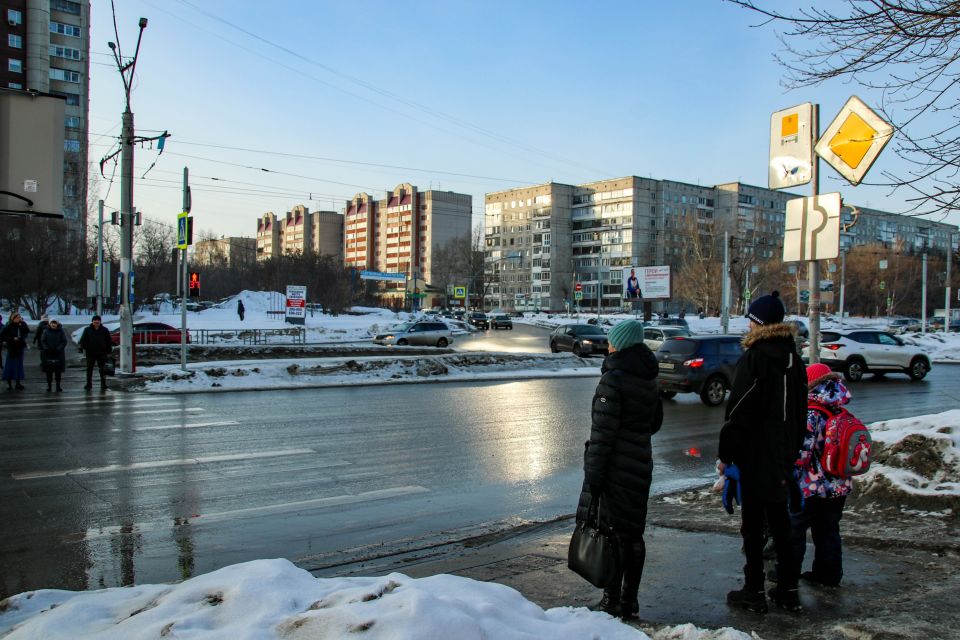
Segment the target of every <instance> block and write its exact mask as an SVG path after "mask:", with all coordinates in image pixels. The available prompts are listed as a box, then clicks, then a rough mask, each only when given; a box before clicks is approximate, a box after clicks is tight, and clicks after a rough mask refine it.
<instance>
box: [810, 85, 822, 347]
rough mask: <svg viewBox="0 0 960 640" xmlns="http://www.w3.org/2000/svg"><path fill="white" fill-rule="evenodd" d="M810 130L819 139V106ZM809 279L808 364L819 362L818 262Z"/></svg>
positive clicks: (814, 176) (816, 189) (815, 171)
mask: <svg viewBox="0 0 960 640" xmlns="http://www.w3.org/2000/svg"><path fill="white" fill-rule="evenodd" d="M811 120H812V122H811V123H810V130H811V132H812V133H813V139H814V140H819V139H820V105H819V104H815V105H813V116H812V118H811ZM810 195H811V196H813V198H814V201H816V198H817V196H819V195H820V158H819V157H817V155H816V154H814V156H813V163H812V164H811V166H810ZM807 275H808V276H809V277H810V285H809V286H810V305H809V307H808V308H807V314H808V316H809V318H808V319H809V321H810V364H816V363H818V362H820V262H819V261H817V260H811V261H810V262H809V265H808V273H807Z"/></svg>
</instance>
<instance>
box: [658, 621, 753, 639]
mask: <svg viewBox="0 0 960 640" xmlns="http://www.w3.org/2000/svg"><path fill="white" fill-rule="evenodd" d="M650 637H651V638H652V639H653V640H753V639H754V638H756V636H751V635H747V634H746V633H744V632H742V631H737V630H736V629H732V628H730V627H723V628H722V629H717V630H715V631H709V630H704V629H699V628H697V627H695V626H694V625H692V624H689V623H687V624H682V625H678V626H676V627H666V628H664V629H660V630H659V631H657V632H655V633H654V634H653V635H652V636H650Z"/></svg>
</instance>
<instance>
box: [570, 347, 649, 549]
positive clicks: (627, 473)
mask: <svg viewBox="0 0 960 640" xmlns="http://www.w3.org/2000/svg"><path fill="white" fill-rule="evenodd" d="M602 371H603V375H602V376H601V378H600V383H599V384H598V385H597V390H596V392H595V393H594V395H593V406H592V410H591V416H592V419H593V425H592V427H591V428H590V440H589V441H588V442H587V443H586V451H585V453H584V461H583V471H584V483H583V491H582V492H581V494H580V502H579V504H578V506H577V519H578V520H584V519H586V517H587V513H588V509H589V506H590V502H591V499H592V498H593V496H592V495H591V493H590V488H591V487H595V488H596V487H599V488H600V490H601V496H600V517H601V520H602V522H603V524H604V525H605V526H609V527H612V528H613V529H614V530H615V531H622V532H630V533H634V534H642V533H643V529H644V526H645V524H646V519H647V497H648V496H649V494H650V481H651V478H652V476H653V449H652V445H651V444H650V436H652V435H653V434H655V433H656V432H657V431H659V430H660V425H661V424H662V423H663V405H662V404H661V402H660V395H659V392H658V388H657V371H658V368H657V359H656V358H655V357H654V355H653V352H651V351H650V349H649V348H648V347H647V346H646V345H645V344H642V343H641V344H638V345H634V346H632V347H630V348H628V349H624V350H623V351H618V352H615V353H612V354H610V355H609V356H607V358H606V360H604V362H603V369H602Z"/></svg>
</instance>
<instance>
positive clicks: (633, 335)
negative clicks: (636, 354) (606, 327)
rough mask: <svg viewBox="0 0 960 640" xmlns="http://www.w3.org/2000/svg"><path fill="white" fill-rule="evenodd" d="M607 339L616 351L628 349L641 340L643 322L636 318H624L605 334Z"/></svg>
mask: <svg viewBox="0 0 960 640" xmlns="http://www.w3.org/2000/svg"><path fill="white" fill-rule="evenodd" d="M607 340H608V341H609V342H610V344H612V345H613V347H614V348H615V349H616V350H617V351H623V350H624V349H629V348H630V347H632V346H633V345H635V344H637V343H640V342H643V324H642V323H640V322H637V321H636V320H624V321H623V322H621V323H620V324H618V325H617V326H615V327H614V328H613V329H610V333H608V334H607Z"/></svg>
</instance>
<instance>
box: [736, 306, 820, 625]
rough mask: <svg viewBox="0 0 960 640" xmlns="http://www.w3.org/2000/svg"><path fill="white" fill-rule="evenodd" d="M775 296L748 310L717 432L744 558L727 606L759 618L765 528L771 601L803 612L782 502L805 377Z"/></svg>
mask: <svg viewBox="0 0 960 640" xmlns="http://www.w3.org/2000/svg"><path fill="white" fill-rule="evenodd" d="M779 295H780V294H779V293H778V292H776V291H774V292H773V293H772V294H771V295H767V296H762V297H760V298H757V299H756V300H755V301H754V302H753V304H751V305H750V308H749V310H748V312H747V317H748V318H749V319H750V332H749V333H747V335H746V336H744V338H743V347H744V350H745V351H744V354H743V356H741V358H740V360H739V361H738V362H737V367H736V371H735V373H734V380H733V387H732V389H731V391H730V399H729V400H728V401H727V412H726V422H725V423H724V425H723V428H722V429H721V431H720V450H719V458H720V462H719V463H718V469H719V470H720V472H721V474H723V475H726V476H727V477H728V478H734V477H738V479H739V484H740V489H741V492H742V504H741V513H740V517H741V527H740V534H741V535H742V536H743V550H744V554H745V555H746V564H745V566H744V567H743V573H744V578H745V582H744V586H743V588H742V589H739V590H737V591H731V592H730V593H728V594H727V603H728V604H730V605H732V606H737V607H742V608H745V609H748V610H751V611H755V612H758V613H765V612H766V611H767V601H766V597H765V595H764V578H765V576H764V568H763V545H764V524H766V526H767V529H768V531H769V533H770V535H771V537H772V538H773V540H774V546H775V548H776V553H777V566H778V567H780V568H781V570H780V572H779V574H778V580H777V586H776V588H775V589H771V590H770V592H769V596H770V598H771V600H772V601H773V602H774V603H775V604H776V605H778V606H780V607H782V608H784V609H787V610H789V611H799V610H800V609H801V607H800V600H799V598H798V595H797V570H796V566H797V565H796V563H795V562H794V560H793V548H792V546H791V539H790V514H789V510H788V508H787V499H788V494H789V493H790V492H791V491H795V490H796V487H797V484H796V482H795V481H794V478H793V469H794V462H795V461H796V459H797V452H798V451H799V449H800V446H801V444H802V443H803V438H804V435H805V434H806V429H807V377H806V369H805V367H804V364H803V362H802V361H801V360H800V355H799V354H798V353H797V348H796V342H795V340H794V333H795V329H794V328H793V327H791V326H790V325H787V324H784V323H783V316H784V307H783V303H782V302H781V301H780V298H779ZM784 568H785V569H784Z"/></svg>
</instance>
